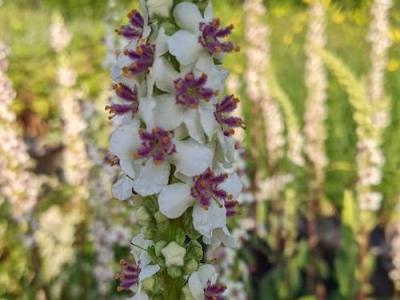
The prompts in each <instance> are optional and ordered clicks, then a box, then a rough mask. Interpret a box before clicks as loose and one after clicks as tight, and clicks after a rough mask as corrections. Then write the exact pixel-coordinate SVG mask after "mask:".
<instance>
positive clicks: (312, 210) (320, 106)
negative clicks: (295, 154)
mask: <svg viewBox="0 0 400 300" xmlns="http://www.w3.org/2000/svg"><path fill="white" fill-rule="evenodd" d="M308 14H309V27H308V32H307V40H306V45H305V53H306V58H307V59H306V66H305V83H306V87H307V99H306V108H305V113H304V136H305V147H304V152H305V155H306V157H307V164H308V166H309V170H310V171H309V174H310V176H309V183H308V199H307V207H308V209H307V231H308V242H309V246H310V251H312V253H314V255H317V253H316V251H317V249H316V247H317V244H318V235H317V224H316V222H317V218H318V214H319V205H320V200H321V198H322V197H323V191H324V181H325V167H326V165H327V157H326V153H325V141H326V136H327V129H326V126H325V121H326V118H327V107H326V99H327V86H328V82H327V74H326V70H325V66H324V63H323V61H322V58H321V57H320V55H319V54H318V50H319V49H323V48H324V47H325V45H326V36H325V14H326V8H325V5H324V3H323V2H322V1H320V0H317V1H314V2H313V3H312V4H311V5H310V7H309V13H308ZM309 281H310V282H309V284H310V286H311V287H310V288H311V289H313V290H317V289H318V288H317V286H316V284H318V282H317V281H318V274H317V267H316V266H315V264H314V265H311V266H310V267H309ZM319 289H320V288H319Z"/></svg>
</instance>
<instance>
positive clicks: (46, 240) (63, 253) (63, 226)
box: [35, 206, 80, 280]
mask: <svg viewBox="0 0 400 300" xmlns="http://www.w3.org/2000/svg"><path fill="white" fill-rule="evenodd" d="M79 221H80V216H79V213H78V212H77V211H75V212H74V211H73V212H72V213H69V214H65V213H64V212H63V211H62V209H61V208H60V207H58V206H52V207H50V208H49V209H48V210H47V211H45V212H44V213H42V214H41V215H40V217H39V220H38V228H37V230H36V232H35V240H36V242H37V244H38V246H39V250H40V256H41V257H42V264H43V273H44V276H45V279H46V280H51V279H54V278H55V277H57V276H58V275H59V273H60V272H61V269H62V267H64V266H65V265H67V264H69V263H71V262H72V261H73V260H74V257H75V255H74V254H75V251H74V247H73V243H74V241H75V226H76V225H77V224H78V222H79Z"/></svg>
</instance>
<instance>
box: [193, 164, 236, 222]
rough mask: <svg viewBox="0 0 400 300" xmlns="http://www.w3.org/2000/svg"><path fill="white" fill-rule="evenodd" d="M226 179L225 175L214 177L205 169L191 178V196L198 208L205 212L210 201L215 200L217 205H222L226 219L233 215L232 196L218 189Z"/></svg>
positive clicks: (213, 174)
mask: <svg viewBox="0 0 400 300" xmlns="http://www.w3.org/2000/svg"><path fill="white" fill-rule="evenodd" d="M227 178H228V175H227V174H221V175H215V173H214V172H213V171H212V170H211V169H207V170H206V171H205V172H204V173H203V174H201V175H199V176H197V177H194V178H193V186H192V189H191V195H192V197H193V198H195V199H196V200H197V201H198V202H199V204H200V206H201V207H202V208H204V209H205V210H207V209H208V208H209V207H210V205H211V201H213V200H215V201H217V202H218V204H219V205H221V206H222V205H224V206H225V208H226V214H227V216H228V217H230V216H233V215H234V214H235V204H234V202H236V201H234V200H233V199H232V196H231V195H228V193H227V192H226V191H224V190H222V189H220V188H219V185H220V184H221V183H223V182H224V181H225V180H226V179H227Z"/></svg>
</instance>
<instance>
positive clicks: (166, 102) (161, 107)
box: [154, 94, 184, 130]
mask: <svg viewBox="0 0 400 300" xmlns="http://www.w3.org/2000/svg"><path fill="white" fill-rule="evenodd" d="M183 114H184V111H183V109H182V108H181V107H180V106H179V105H177V104H176V99H175V96H173V95H168V94H166V95H161V96H158V97H157V98H156V106H155V108H154V122H155V126H156V127H161V128H162V129H164V130H174V129H176V128H177V127H178V126H179V125H181V124H182V121H183Z"/></svg>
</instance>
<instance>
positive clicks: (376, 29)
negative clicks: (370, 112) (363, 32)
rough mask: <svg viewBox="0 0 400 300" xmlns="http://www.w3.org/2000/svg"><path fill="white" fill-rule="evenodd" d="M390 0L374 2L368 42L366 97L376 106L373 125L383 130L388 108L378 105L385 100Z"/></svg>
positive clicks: (376, 0)
mask: <svg viewBox="0 0 400 300" xmlns="http://www.w3.org/2000/svg"><path fill="white" fill-rule="evenodd" d="M392 5H393V2H392V0H375V1H374V2H373V5H372V7H371V15H372V21H371V25H370V31H369V34H368V40H369V42H370V43H371V52H370V57H371V69H370V73H369V82H368V95H369V99H370V101H371V103H372V104H373V105H375V106H376V108H375V109H376V110H375V113H374V116H373V120H374V124H375V125H376V126H378V128H385V127H386V126H387V125H388V123H389V119H390V115H389V114H390V112H389V111H388V108H387V107H385V105H383V106H382V107H380V105H379V104H380V103H382V102H383V100H384V98H385V84H384V82H385V69H386V64H387V59H388V58H387V57H388V50H389V48H390V46H391V41H390V38H389V30H390V23H389V11H390V8H391V7H392Z"/></svg>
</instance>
